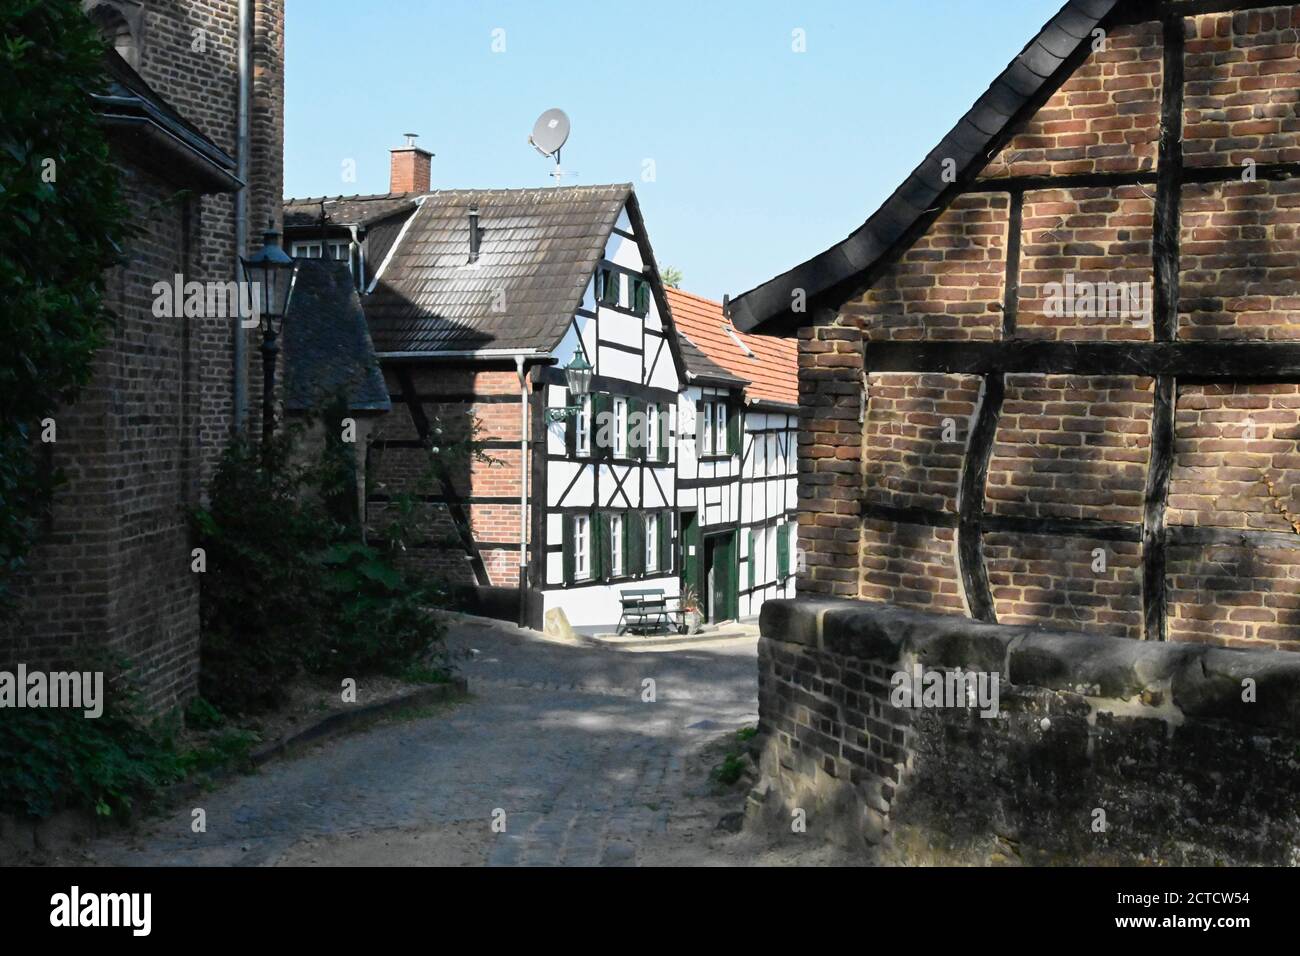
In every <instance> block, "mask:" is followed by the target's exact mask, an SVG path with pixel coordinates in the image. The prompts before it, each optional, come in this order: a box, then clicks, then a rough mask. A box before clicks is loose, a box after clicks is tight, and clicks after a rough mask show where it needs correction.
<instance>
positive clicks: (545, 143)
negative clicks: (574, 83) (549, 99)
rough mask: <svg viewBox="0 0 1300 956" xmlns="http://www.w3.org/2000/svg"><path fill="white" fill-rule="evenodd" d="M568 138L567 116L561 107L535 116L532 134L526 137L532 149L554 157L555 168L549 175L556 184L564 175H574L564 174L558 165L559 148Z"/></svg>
mask: <svg viewBox="0 0 1300 956" xmlns="http://www.w3.org/2000/svg"><path fill="white" fill-rule="evenodd" d="M568 139H569V117H567V116H566V115H565V114H564V110H561V109H551V110H547V111H546V112H545V113H543V114H542V115H541V116H539V117H537V122H536V123H534V124H533V132H532V135H530V136H529V137H528V145H529V146H531V147H533V149H535V150H537V151H538V152H539V153H541V154H542V155H543V156H554V157H555V169H554V170H552V172H551V176H552V177H554V179H555V185H557V186H559V185H561V183H562V181H563V178H564V177H565V176H566V175H576V174H573V173H569V174H566V173H565V171H564V170H563V169H562V168H561V167H560V149H561V147H563V146H564V144H565V142H567V141H568Z"/></svg>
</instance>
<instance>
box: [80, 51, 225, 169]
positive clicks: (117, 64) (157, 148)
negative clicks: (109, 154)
mask: <svg viewBox="0 0 1300 956" xmlns="http://www.w3.org/2000/svg"><path fill="white" fill-rule="evenodd" d="M103 62H104V72H105V76H106V83H105V88H104V89H103V91H102V92H98V93H93V94H91V101H92V102H93V104H94V109H95V113H96V114H97V115H98V117H99V121H100V122H101V123H102V124H104V125H105V126H106V127H108V128H109V129H110V130H111V131H115V132H121V133H123V134H126V135H128V136H129V137H130V138H131V139H132V145H133V146H134V147H135V148H137V149H139V150H141V151H142V153H143V154H144V155H145V156H146V157H147V158H148V159H150V161H151V162H155V163H160V164H163V165H164V166H165V165H167V164H168V163H169V162H170V163H171V164H172V166H171V168H170V169H169V172H175V171H176V169H175V167H176V166H177V165H180V166H181V167H183V168H187V169H188V170H189V171H190V172H192V173H194V174H196V175H198V176H199V177H200V179H201V181H202V182H203V184H204V185H205V187H207V188H208V189H210V190H211V191H213V192H233V191H235V190H236V189H238V188H239V187H240V186H241V185H243V183H242V182H241V180H240V179H239V178H238V177H236V176H235V160H234V159H233V158H232V157H231V156H230V154H229V153H227V152H226V151H225V150H223V149H221V147H219V146H218V145H217V144H216V143H214V142H213V141H212V140H211V139H209V138H208V137H207V136H205V135H204V134H203V132H202V130H200V129H199V128H198V127H197V126H195V125H194V124H193V123H191V122H190V121H189V120H187V119H186V118H185V117H184V116H182V115H181V114H180V113H179V112H177V111H176V109H175V108H174V107H173V106H172V105H171V104H170V103H168V102H167V101H166V100H165V99H163V98H162V96H160V95H159V94H158V92H157V91H156V90H154V88H153V87H151V86H150V85H149V84H148V83H147V82H145V80H144V78H143V77H142V76H140V74H139V73H137V72H136V71H135V70H134V69H132V67H131V65H130V64H129V63H127V62H126V60H124V59H122V55H121V54H120V53H118V52H117V51H116V50H108V51H107V52H106V53H105V54H104V61H103Z"/></svg>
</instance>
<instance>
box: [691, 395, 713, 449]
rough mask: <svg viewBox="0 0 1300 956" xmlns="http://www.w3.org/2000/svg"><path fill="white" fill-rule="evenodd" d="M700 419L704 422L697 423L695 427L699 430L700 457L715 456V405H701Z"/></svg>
mask: <svg viewBox="0 0 1300 956" xmlns="http://www.w3.org/2000/svg"><path fill="white" fill-rule="evenodd" d="M700 409H701V413H700V417H701V418H703V419H704V421H702V422H696V423H695V427H696V428H697V429H698V430H699V433H700V434H699V444H700V455H701V456H707V455H712V454H713V403H712V402H702V403H701V404H700Z"/></svg>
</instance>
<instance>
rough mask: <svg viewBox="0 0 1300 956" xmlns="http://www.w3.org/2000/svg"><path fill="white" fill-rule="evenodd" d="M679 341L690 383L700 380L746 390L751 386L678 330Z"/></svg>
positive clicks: (747, 381) (746, 380)
mask: <svg viewBox="0 0 1300 956" xmlns="http://www.w3.org/2000/svg"><path fill="white" fill-rule="evenodd" d="M677 341H678V343H679V345H680V347H681V353H682V364H683V365H685V366H686V374H687V376H689V381H695V380H697V379H699V380H703V381H704V382H705V383H712V384H716V385H725V386H729V387H735V388H744V387H745V386H746V385H748V384H749V379H745V378H741V377H740V376H739V375H733V374H732V373H731V372H728V371H727V370H726V369H725V368H723V367H722V366H721V365H718V364H717V363H716V362H714V361H713V360H712V359H710V358H709V357H708V356H707V355H705V354H704V353H703V352H701V351H700V350H699V349H698V348H697V347H696V346H695V343H694V342H692V341H691V340H690V339H688V338H687V337H686V336H685V335H683V334H682V331H681V329H678V330H677Z"/></svg>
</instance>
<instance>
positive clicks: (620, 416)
mask: <svg viewBox="0 0 1300 956" xmlns="http://www.w3.org/2000/svg"><path fill="white" fill-rule="evenodd" d="M614 457H615V458H626V457H627V399H626V398H616V399H614Z"/></svg>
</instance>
